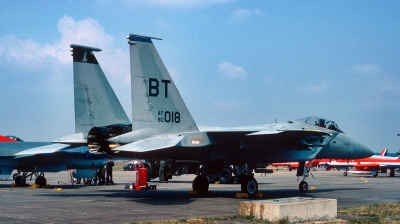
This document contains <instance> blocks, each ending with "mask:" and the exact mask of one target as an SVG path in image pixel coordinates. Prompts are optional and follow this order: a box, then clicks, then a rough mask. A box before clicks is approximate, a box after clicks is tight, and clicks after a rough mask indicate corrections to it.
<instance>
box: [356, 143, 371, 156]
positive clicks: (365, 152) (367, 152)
mask: <svg viewBox="0 0 400 224" xmlns="http://www.w3.org/2000/svg"><path fill="white" fill-rule="evenodd" d="M353 150H354V151H353V156H352V157H357V158H359V159H361V158H366V157H370V156H372V155H374V152H373V151H372V149H370V148H369V147H368V146H366V145H364V144H362V143H360V142H354V143H353Z"/></svg>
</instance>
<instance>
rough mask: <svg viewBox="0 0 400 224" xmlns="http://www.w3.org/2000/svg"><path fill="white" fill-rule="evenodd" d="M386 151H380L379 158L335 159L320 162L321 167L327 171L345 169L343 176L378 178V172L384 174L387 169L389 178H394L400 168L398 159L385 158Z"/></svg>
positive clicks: (375, 156)
mask: <svg viewBox="0 0 400 224" xmlns="http://www.w3.org/2000/svg"><path fill="white" fill-rule="evenodd" d="M386 155H387V149H384V150H382V152H381V153H380V155H379V156H377V155H373V156H371V157H368V158H364V159H349V160H343V159H337V160H335V161H326V160H325V161H322V162H320V165H321V166H325V167H326V168H327V169H331V168H345V169H346V171H345V172H344V173H343V176H347V173H353V174H364V175H365V174H372V175H373V176H374V177H377V176H378V171H379V170H381V172H382V173H386V172H387V169H389V170H390V174H389V175H390V176H391V177H394V176H395V172H394V171H395V169H398V168H400V157H391V156H386ZM351 167H354V168H356V170H348V168H351Z"/></svg>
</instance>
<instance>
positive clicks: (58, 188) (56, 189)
mask: <svg viewBox="0 0 400 224" xmlns="http://www.w3.org/2000/svg"><path fill="white" fill-rule="evenodd" d="M53 190H55V191H61V190H62V188H61V187H56V188H54V189H53Z"/></svg>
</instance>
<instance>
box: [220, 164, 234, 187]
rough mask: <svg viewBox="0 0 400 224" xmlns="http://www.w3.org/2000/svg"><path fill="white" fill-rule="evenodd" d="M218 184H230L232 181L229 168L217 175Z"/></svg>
mask: <svg viewBox="0 0 400 224" xmlns="http://www.w3.org/2000/svg"><path fill="white" fill-rule="evenodd" d="M218 178H219V181H220V182H219V183H220V184H230V183H232V181H233V177H232V171H231V169H229V168H226V167H225V168H224V169H223V170H222V172H220V173H218Z"/></svg>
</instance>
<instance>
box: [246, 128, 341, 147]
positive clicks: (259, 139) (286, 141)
mask: <svg viewBox="0 0 400 224" xmlns="http://www.w3.org/2000/svg"><path fill="white" fill-rule="evenodd" d="M324 136H329V137H333V135H332V134H331V133H328V132H323V131H319V130H299V129H294V130H276V129H266V130H261V131H257V132H253V133H250V134H247V135H246V136H245V137H244V138H243V141H242V144H241V148H246V149H251V148H259V146H260V145H261V146H262V145H267V144H269V145H271V144H272V145H279V144H282V145H295V146H298V147H299V149H305V150H308V149H311V148H310V147H323V146H324V145H326V144H327V142H328V141H329V140H330V139H332V138H323V137H324ZM311 150H312V149H311Z"/></svg>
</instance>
